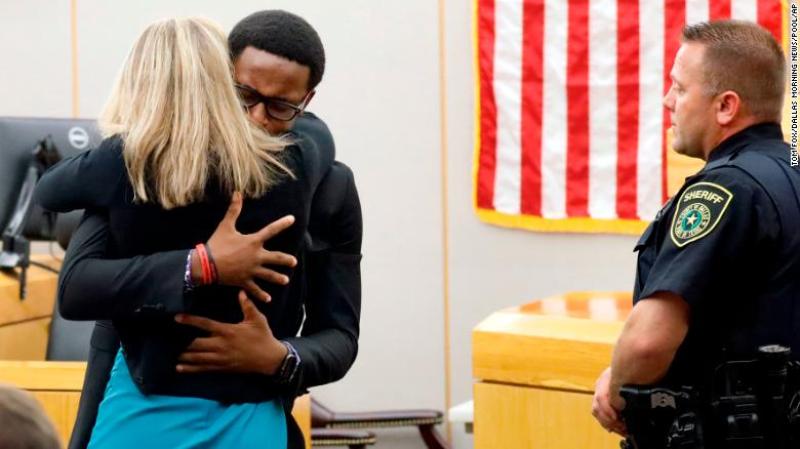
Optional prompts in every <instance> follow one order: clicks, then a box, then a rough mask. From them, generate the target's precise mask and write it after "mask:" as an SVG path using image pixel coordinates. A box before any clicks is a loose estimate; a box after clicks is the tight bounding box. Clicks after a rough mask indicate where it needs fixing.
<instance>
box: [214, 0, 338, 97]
mask: <svg viewBox="0 0 800 449" xmlns="http://www.w3.org/2000/svg"><path fill="white" fill-rule="evenodd" d="M228 45H229V46H230V50H231V56H232V58H233V60H234V61H235V60H236V58H238V57H239V56H240V55H241V54H242V52H243V51H244V49H245V48H247V47H254V48H257V49H259V50H263V51H265V52H267V53H272V54H273V55H276V56H280V57H282V58H286V59H288V60H290V61H294V62H297V63H298V64H300V65H304V66H306V67H308V68H309V70H310V72H311V74H310V75H309V78H308V88H309V89H313V88H315V87H317V84H319V82H320V81H321V80H322V74H323V73H325V49H324V48H323V47H322V40H320V38H319V34H317V32H316V30H314V27H312V26H311V25H310V24H309V23H308V22H306V20H305V19H303V18H302V17H300V16H298V15H296V14H292V13H290V12H286V11H281V10H277V9H269V10H265V11H259V12H256V13H253V14H250V15H249V16H247V17H245V18H244V19H242V20H241V21H240V22H239V23H237V24H236V26H234V27H233V29H232V30H231V33H230V34H229V35H228Z"/></svg>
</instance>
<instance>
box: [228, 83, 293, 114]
mask: <svg viewBox="0 0 800 449" xmlns="http://www.w3.org/2000/svg"><path fill="white" fill-rule="evenodd" d="M236 91H237V92H238V93H239V100H240V101H241V102H242V106H244V107H245V108H247V109H250V108H252V107H254V106H255V105H257V104H259V103H261V104H263V105H264V109H265V110H266V111H267V115H269V116H270V117H272V118H274V119H275V120H280V121H282V122H288V121H290V120H292V119H294V118H295V117H297V115H298V114H300V113H301V112H303V109H305V107H306V103H307V99H308V95H306V97H305V98H303V101H302V103H300V104H299V105H296V104H292V103H289V102H288V101H283V100H279V99H277V98H271V97H265V96H264V95H261V94H260V93H259V92H258V91H257V90H255V89H253V88H252V87H250V86H245V85H244V84H236Z"/></svg>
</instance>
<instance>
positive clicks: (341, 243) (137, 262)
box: [59, 116, 361, 448]
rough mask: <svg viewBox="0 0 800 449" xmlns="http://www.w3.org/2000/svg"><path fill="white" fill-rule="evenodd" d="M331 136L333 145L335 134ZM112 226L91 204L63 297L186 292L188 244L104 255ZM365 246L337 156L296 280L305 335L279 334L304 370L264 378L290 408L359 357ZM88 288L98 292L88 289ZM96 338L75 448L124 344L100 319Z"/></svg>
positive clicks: (307, 125)
mask: <svg viewBox="0 0 800 449" xmlns="http://www.w3.org/2000/svg"><path fill="white" fill-rule="evenodd" d="M297 126H298V128H300V129H301V130H302V131H303V132H305V133H306V135H312V136H313V137H314V138H315V139H316V140H317V143H320V142H322V143H323V144H326V139H330V138H329V136H330V134H329V133H327V128H325V127H324V124H323V123H322V122H321V121H319V120H318V119H315V118H314V117H313V116H311V117H308V118H305V119H302V120H299V121H298V125H297ZM301 135H302V133H301ZM327 144H329V145H330V146H331V148H332V140H330V141H329V143H327ZM109 231H110V230H109V226H108V221H107V217H104V216H103V215H102V214H100V213H96V212H89V213H87V215H86V216H85V217H84V220H83V222H82V224H81V226H80V227H79V228H78V230H77V231H76V233H75V235H74V236H73V239H72V241H71V243H70V246H69V249H68V253H67V258H66V259H65V264H64V267H63V269H62V282H61V284H60V287H59V295H60V299H61V300H62V301H64V299H67V301H66V302H70V301H75V300H81V298H87V297H88V298H91V299H90V302H103V301H106V300H109V299H114V298H118V297H119V296H127V297H133V298H138V300H140V301H142V302H143V303H148V301H149V298H151V297H153V296H160V298H152V299H159V300H163V295H167V296H170V297H180V296H181V295H183V287H182V283H181V282H177V280H182V277H183V262H182V261H185V256H186V251H172V252H167V253H157V254H154V255H150V256H138V257H135V258H132V259H118V260H103V258H104V257H107V240H108V235H109ZM360 247H361V211H360V205H359V201H358V194H357V191H356V190H355V183H354V180H353V176H352V172H351V171H350V170H349V169H348V168H347V167H346V166H344V165H343V164H338V163H333V164H332V165H331V167H330V169H329V171H328V172H327V174H326V175H325V177H324V178H323V179H322V181H321V183H320V184H319V187H318V189H317V190H316V193H315V195H314V199H313V201H312V206H311V212H310V219H309V233H308V234H307V236H306V239H305V242H304V247H303V250H302V251H301V252H300V254H298V256H299V259H300V264H299V267H300V270H299V271H298V272H296V273H295V274H294V276H293V277H292V282H291V284H290V286H289V287H290V293H289V297H290V298H291V301H293V302H296V303H298V304H299V303H303V304H304V307H305V317H306V319H305V324H304V326H303V331H302V336H300V337H295V336H294V335H296V330H297V329H296V328H295V329H294V331H295V333H293V334H292V335H278V334H276V335H277V336H279V338H284V339H286V340H288V341H290V342H291V343H292V344H293V345H294V346H295V348H296V349H297V351H298V353H299V355H300V357H301V359H302V364H301V365H300V371H299V374H298V376H297V377H296V379H295V380H296V382H295V383H294V385H289V386H279V385H276V384H274V383H272V382H270V381H269V379H264V383H263V386H264V389H265V390H271V391H272V392H273V393H272V394H277V395H279V396H280V397H281V398H283V399H284V404H285V409H286V412H287V414H288V413H289V412H290V410H291V405H292V402H293V399H294V397H296V396H297V395H298V394H299V393H300V392H301V391H303V390H305V389H306V388H308V387H310V386H313V385H319V384H323V383H328V382H332V381H334V380H337V379H339V378H341V377H342V376H343V375H344V374H345V372H346V371H347V370H348V369H349V367H350V366H351V364H352V362H353V361H354V359H355V356H356V352H357V348H358V332H359V328H358V321H359V315H360V269H359V264H360ZM179 262H180V263H179ZM154 286H157V287H154ZM88 288H91V290H87V289H88ZM88 291H91V292H92V294H91V295H87V292H88ZM74 297H78V299H75V298H74ZM70 298H72V299H70ZM62 303H63V302H62ZM283 318H290V317H281V316H274V315H273V316H272V317H271V320H276V319H277V320H278V321H280V320H281V319H283ZM298 324H299V323H298ZM91 344H92V347H91V352H90V358H89V364H88V368H87V375H86V378H85V381H84V390H83V394H82V397H81V404H80V409H79V415H78V419H77V421H76V425H75V428H74V430H73V434H72V438H71V441H70V448H83V447H85V446H86V444H87V443H88V439H89V436H90V434H91V429H92V427H93V425H94V421H95V418H96V413H97V407H98V405H99V402H100V401H101V399H102V396H103V392H104V389H105V384H106V383H107V380H108V375H109V371H110V367H111V366H112V364H113V358H114V355H115V353H116V351H117V349H118V345H119V342H118V338H117V335H116V329H115V328H114V326H113V325H111V324H110V323H109V322H107V321H99V322H98V323H97V324H96V326H95V330H94V333H93V336H92V343H91ZM289 422H290V429H289V443H290V444H289V447H290V448H294V447H297V448H299V447H302V438H301V435H300V433H299V431H298V429H297V427H296V424H295V423H294V422H293V421H292V420H289Z"/></svg>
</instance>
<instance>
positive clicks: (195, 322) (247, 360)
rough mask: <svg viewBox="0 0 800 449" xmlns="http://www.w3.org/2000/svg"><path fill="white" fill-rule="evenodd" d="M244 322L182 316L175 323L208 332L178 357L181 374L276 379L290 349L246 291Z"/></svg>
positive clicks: (242, 298)
mask: <svg viewBox="0 0 800 449" xmlns="http://www.w3.org/2000/svg"><path fill="white" fill-rule="evenodd" d="M239 305H240V306H241V308H242V313H243V314H244V319H243V320H242V321H241V322H239V323H236V324H229V323H221V322H219V321H214V320H210V319H208V318H203V317H199V316H194V315H185V314H178V315H176V316H175V321H177V322H179V323H181V324H186V325H188V326H193V327H196V328H199V329H203V330H205V331H207V332H208V333H209V334H210V335H209V336H208V337H201V338H196V339H195V340H194V341H193V342H192V344H190V345H189V347H188V348H186V351H184V353H183V354H181V355H180V357H178V362H179V364H178V366H177V367H176V369H177V371H178V372H179V373H199V372H206V371H225V372H237V373H260V374H266V375H273V374H275V372H277V371H278V369H279V368H280V366H281V363H283V359H284V358H285V357H286V353H287V349H286V346H284V345H283V343H281V342H280V341H279V340H278V339H276V338H275V336H273V335H272V329H270V327H269V323H267V318H266V317H265V316H264V315H263V314H262V313H261V312H259V311H258V309H256V306H255V305H253V303H252V302H251V301H250V299H249V298H248V297H247V294H245V292H244V291H241V292H239Z"/></svg>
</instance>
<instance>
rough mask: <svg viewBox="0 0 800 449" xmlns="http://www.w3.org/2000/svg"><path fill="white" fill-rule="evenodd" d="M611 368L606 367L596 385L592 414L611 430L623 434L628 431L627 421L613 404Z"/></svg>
mask: <svg viewBox="0 0 800 449" xmlns="http://www.w3.org/2000/svg"><path fill="white" fill-rule="evenodd" d="M610 386H611V368H610V367H609V368H606V369H605V370H604V371H603V373H602V374H600V377H598V378H597V382H596V383H595V385H594V399H592V415H593V416H594V417H595V419H596V420H597V422H599V423H600V425H601V426H603V428H604V429H606V430H608V431H609V432H614V433H618V434H620V435H622V436H623V437H624V436H625V434H626V433H627V431H626V429H625V423H624V422H622V419H621V418H620V417H619V412H618V411H617V410H615V409H614V407H612V405H611V394H610V392H611V388H610Z"/></svg>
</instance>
